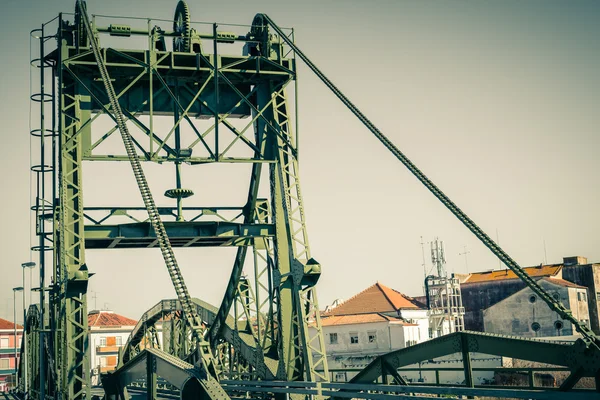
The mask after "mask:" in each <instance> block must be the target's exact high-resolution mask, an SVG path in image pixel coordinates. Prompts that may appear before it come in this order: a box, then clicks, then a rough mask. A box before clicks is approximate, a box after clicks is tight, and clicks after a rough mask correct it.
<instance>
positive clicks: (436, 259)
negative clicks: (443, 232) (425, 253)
mask: <svg viewBox="0 0 600 400" xmlns="http://www.w3.org/2000/svg"><path fill="white" fill-rule="evenodd" d="M431 262H432V263H433V265H434V266H435V267H436V269H437V276H439V277H440V278H445V277H446V269H445V266H446V256H445V254H444V242H442V241H441V240H439V239H438V238H437V237H436V238H435V240H434V241H433V242H431Z"/></svg>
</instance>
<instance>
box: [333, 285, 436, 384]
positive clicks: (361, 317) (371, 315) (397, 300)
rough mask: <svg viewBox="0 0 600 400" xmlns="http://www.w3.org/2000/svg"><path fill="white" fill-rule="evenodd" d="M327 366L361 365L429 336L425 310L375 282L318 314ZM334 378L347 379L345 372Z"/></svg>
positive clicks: (343, 367)
mask: <svg viewBox="0 0 600 400" xmlns="http://www.w3.org/2000/svg"><path fill="white" fill-rule="evenodd" d="M321 323H322V326H323V335H324V338H325V349H326V351H327V359H328V364H329V368H330V369H334V370H335V369H357V368H363V367H365V366H367V364H369V362H371V360H373V359H374V358H375V357H377V356H378V355H381V354H385V353H389V352H390V351H393V350H398V349H402V348H404V347H407V346H410V345H413V344H416V343H420V342H422V341H425V340H427V339H428V338H429V333H428V330H429V320H428V316H427V309H426V308H425V307H424V306H423V305H422V304H420V303H418V302H417V301H415V300H414V299H412V298H410V297H408V296H405V295H403V294H402V293H400V292H397V291H395V290H393V289H390V288H389V287H387V286H384V285H382V284H381V283H376V284H374V285H372V286H370V287H368V288H367V289H365V290H364V291H362V292H360V293H359V294H357V295H356V296H354V297H352V298H351V299H349V300H347V301H345V302H342V303H341V304H339V305H337V306H336V307H334V308H332V309H330V310H328V311H327V312H325V313H323V315H322V316H321ZM335 378H337V379H336V380H345V379H347V378H349V377H348V376H347V374H346V373H342V372H340V373H339V376H334V379H335Z"/></svg>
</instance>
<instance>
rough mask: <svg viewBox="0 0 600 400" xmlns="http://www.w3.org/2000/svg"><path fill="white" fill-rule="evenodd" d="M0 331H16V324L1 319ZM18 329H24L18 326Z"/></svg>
mask: <svg viewBox="0 0 600 400" xmlns="http://www.w3.org/2000/svg"><path fill="white" fill-rule="evenodd" d="M0 329H15V324H14V322H12V321H8V320H6V319H3V318H0ZM17 329H23V327H22V326H21V325H19V324H17Z"/></svg>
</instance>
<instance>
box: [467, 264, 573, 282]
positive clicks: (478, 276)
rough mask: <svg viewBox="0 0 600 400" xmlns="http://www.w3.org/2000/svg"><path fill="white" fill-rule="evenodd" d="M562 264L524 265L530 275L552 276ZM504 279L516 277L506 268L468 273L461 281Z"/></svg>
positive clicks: (558, 270)
mask: <svg viewBox="0 0 600 400" xmlns="http://www.w3.org/2000/svg"><path fill="white" fill-rule="evenodd" d="M562 267H563V266H562V264H556V265H540V266H539V267H525V268H523V269H524V270H525V272H527V274H528V275H529V276H531V277H543V276H554V275H556V274H558V273H559V272H560V270H561V269H562ZM505 279H517V275H516V274H515V273H514V272H512V271H511V270H508V269H502V270H496V271H487V272H475V273H472V274H470V275H469V276H468V277H467V279H465V281H464V282H463V283H478V282H489V281H502V280H505Z"/></svg>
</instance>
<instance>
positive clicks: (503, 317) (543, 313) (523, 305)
mask: <svg viewBox="0 0 600 400" xmlns="http://www.w3.org/2000/svg"><path fill="white" fill-rule="evenodd" d="M538 284H539V285H540V286H541V287H542V288H544V289H545V290H546V291H547V292H548V293H549V294H550V295H551V296H553V297H554V298H555V299H556V300H559V301H560V302H561V303H562V305H563V306H565V307H566V308H567V309H569V310H571V311H572V312H573V316H574V317H575V318H577V319H578V320H579V321H580V322H582V323H583V324H585V325H587V326H589V324H590V316H589V313H588V299H587V288H586V287H584V286H579V285H576V284H574V283H571V282H568V281H565V280H563V279H557V278H542V279H540V280H538ZM483 325H484V331H485V332H491V333H499V334H504V335H518V336H525V337H554V336H561V337H563V336H572V335H576V331H575V329H574V328H573V325H572V324H571V323H570V322H569V321H564V320H563V319H561V318H560V317H559V315H558V314H557V313H556V312H555V311H552V310H551V309H550V307H549V306H548V305H547V304H546V303H545V302H543V301H542V300H540V299H539V298H538V296H537V295H536V294H535V293H534V292H533V291H532V290H531V289H530V288H528V287H526V288H523V289H521V290H519V291H518V292H516V293H513V294H512V295H510V296H508V297H507V298H505V299H504V300H501V301H499V302H498V303H496V304H494V305H493V306H491V307H489V308H487V309H485V310H483Z"/></svg>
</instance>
